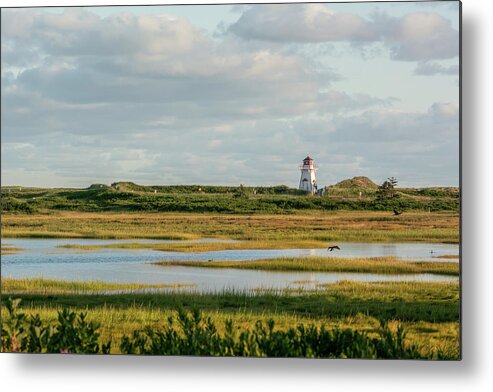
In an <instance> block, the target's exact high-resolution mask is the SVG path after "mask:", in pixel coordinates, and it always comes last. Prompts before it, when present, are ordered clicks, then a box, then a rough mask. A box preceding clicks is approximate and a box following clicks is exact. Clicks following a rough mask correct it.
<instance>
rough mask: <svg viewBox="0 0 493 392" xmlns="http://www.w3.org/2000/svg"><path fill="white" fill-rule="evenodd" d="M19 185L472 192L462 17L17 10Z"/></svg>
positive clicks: (436, 13)
mask: <svg viewBox="0 0 493 392" xmlns="http://www.w3.org/2000/svg"><path fill="white" fill-rule="evenodd" d="M1 22H2V24H1V44H2V46H1V55H2V63H1V66H2V68H1V78H2V80H1V81H2V86H1V109H2V117H1V153H2V155H1V163H2V167H1V181H2V185H21V186H37V187H87V186H89V185H90V184H93V183H106V184H110V183H112V182H115V181H133V182H136V183H139V184H147V185H153V184H154V185H158V184H159V185H160V184H209V185H238V184H240V183H241V184H245V185H251V186H255V185H278V184H285V185H288V186H292V187H296V186H297V185H298V182H299V177H300V173H299V169H298V165H299V164H301V161H302V159H303V158H304V157H305V156H306V155H307V154H308V155H310V156H311V157H312V158H313V159H314V161H315V165H316V166H317V167H318V171H317V180H318V184H319V186H324V185H329V184H334V183H336V182H338V181H340V180H343V179H345V178H350V177H353V176H368V177H369V178H371V179H372V180H374V181H375V182H377V183H382V182H383V181H384V180H385V179H386V178H387V177H391V176H393V177H396V178H397V179H398V181H399V185H400V186H413V187H424V186H458V185H459V4H458V2H455V1H436V2H424V3H419V2H410V3H409V2H406V3H399V2H395V3H353V4H351V3H317V4H315V3H311V4H270V5H269V4H267V5H241V4H231V5H209V6H207V5H202V6H140V7H139V6H135V7H130V6H124V7H82V8H80V7H79V8H75V7H74V8H72V7H69V8H24V9H22V8H16V9H2V14H1Z"/></svg>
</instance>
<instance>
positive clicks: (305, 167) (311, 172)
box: [299, 156, 318, 195]
mask: <svg viewBox="0 0 493 392" xmlns="http://www.w3.org/2000/svg"><path fill="white" fill-rule="evenodd" d="M299 168H300V170H301V178H300V186H299V189H300V190H302V191H305V192H307V193H310V194H312V195H314V194H315V193H316V192H317V189H318V188H317V179H316V177H315V171H316V170H317V169H316V168H315V165H314V164H313V159H312V158H310V156H307V157H306V158H305V159H303V164H302V165H300V166H299Z"/></svg>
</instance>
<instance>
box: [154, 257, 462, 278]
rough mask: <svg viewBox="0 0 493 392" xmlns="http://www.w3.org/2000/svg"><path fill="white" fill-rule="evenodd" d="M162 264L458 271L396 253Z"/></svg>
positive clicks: (381, 271)
mask: <svg viewBox="0 0 493 392" xmlns="http://www.w3.org/2000/svg"><path fill="white" fill-rule="evenodd" d="M154 264H157V265H161V266H164V267H166V266H182V267H201V268H234V269H252V270H266V271H314V272H315V271H316V272H357V273H375V274H424V273H428V274H440V275H453V276H458V275H459V265H458V264H457V263H448V262H411V261H402V260H399V259H398V258H396V257H392V256H388V257H370V258H339V257H315V256H309V257H293V258H287V257H286V258H275V259H260V260H248V261H211V262H203V261H162V262H158V263H154Z"/></svg>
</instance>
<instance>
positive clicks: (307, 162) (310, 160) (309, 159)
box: [303, 155, 313, 165]
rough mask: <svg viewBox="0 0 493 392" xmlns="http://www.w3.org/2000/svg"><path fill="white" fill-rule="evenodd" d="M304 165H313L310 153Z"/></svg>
mask: <svg viewBox="0 0 493 392" xmlns="http://www.w3.org/2000/svg"><path fill="white" fill-rule="evenodd" d="M303 165H313V159H312V158H310V156H309V155H307V156H306V158H305V159H303Z"/></svg>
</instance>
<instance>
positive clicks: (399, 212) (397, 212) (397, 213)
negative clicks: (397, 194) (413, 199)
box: [394, 208, 402, 215]
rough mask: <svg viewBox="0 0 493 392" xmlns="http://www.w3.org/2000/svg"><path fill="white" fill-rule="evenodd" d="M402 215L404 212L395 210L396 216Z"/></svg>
mask: <svg viewBox="0 0 493 392" xmlns="http://www.w3.org/2000/svg"><path fill="white" fill-rule="evenodd" d="M400 214H402V211H399V210H397V209H395V208H394V215H400Z"/></svg>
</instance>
